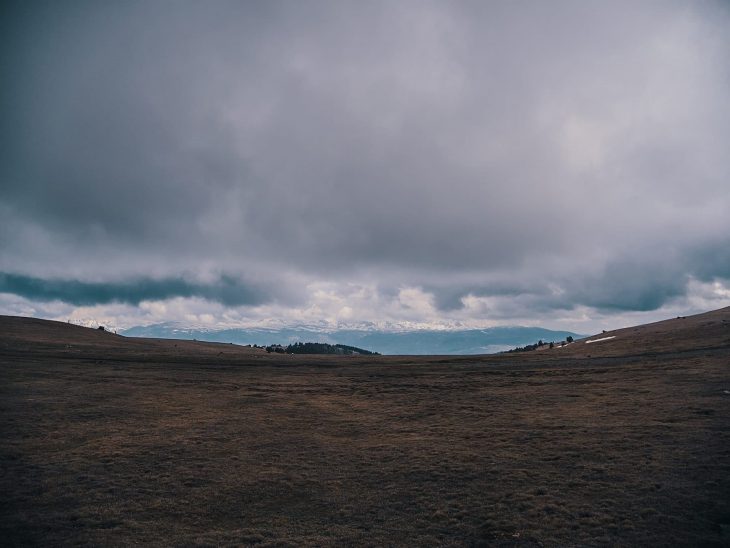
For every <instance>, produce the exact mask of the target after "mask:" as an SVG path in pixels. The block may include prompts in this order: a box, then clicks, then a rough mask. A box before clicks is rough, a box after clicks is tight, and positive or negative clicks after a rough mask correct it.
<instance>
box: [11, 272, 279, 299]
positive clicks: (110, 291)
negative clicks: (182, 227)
mask: <svg viewBox="0 0 730 548" xmlns="http://www.w3.org/2000/svg"><path fill="white" fill-rule="evenodd" d="M0 293H12V294H14V295H19V296H21V297H25V298H26V299H31V300H34V301H55V300H58V301H62V302H65V303H69V304H75V305H80V306H89V305H97V304H108V303H125V304H134V305H137V304H139V303H140V302H142V301H158V300H165V299H170V298H174V297H201V298H204V299H208V300H210V301H215V302H219V303H222V304H225V305H228V306H240V305H257V304H262V303H265V302H267V301H269V296H268V295H267V294H266V292H265V291H263V290H262V289H261V288H257V287H255V286H250V285H246V284H245V283H243V282H241V281H240V280H236V279H234V278H231V277H228V276H222V277H221V278H220V279H218V280H216V281H215V282H212V283H207V284H205V283H193V282H190V281H187V280H184V279H182V278H168V279H162V280H153V279H137V280H129V281H125V282H120V283H108V282H80V281H77V280H57V279H41V278H34V277H31V276H21V275H17V274H8V273H3V272H0Z"/></svg>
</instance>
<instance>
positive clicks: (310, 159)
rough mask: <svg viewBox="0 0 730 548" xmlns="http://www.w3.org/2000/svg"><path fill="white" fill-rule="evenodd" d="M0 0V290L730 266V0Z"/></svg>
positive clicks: (548, 296)
mask: <svg viewBox="0 0 730 548" xmlns="http://www.w3.org/2000/svg"><path fill="white" fill-rule="evenodd" d="M3 6H4V7H3V8H2V9H3V10H4V11H3V13H2V17H0V21H2V23H0V24H2V29H1V30H2V48H0V62H1V63H2V65H1V66H2V73H3V75H4V78H3V80H4V84H3V86H2V89H1V90H0V101H1V103H0V105H1V106H0V108H1V109H2V110H1V111H2V116H3V124H2V129H0V145H1V146H0V185H1V186H0V215H2V219H3V221H2V225H3V227H2V228H3V229H2V231H1V232H0V271H4V272H6V275H5V278H4V280H5V288H6V289H5V290H3V291H7V292H11V293H12V292H14V293H16V294H21V295H25V296H27V297H28V298H32V299H42V298H52V297H53V298H55V297H58V298H60V299H61V300H64V299H65V300H67V301H68V302H72V303H81V302H83V303H84V304H87V303H88V302H89V301H87V300H84V299H87V298H92V297H91V296H93V295H98V296H99V298H98V302H100V303H104V302H108V301H120V302H130V303H137V302H139V300H140V299H147V298H150V299H164V298H167V297H172V296H176V295H177V296H182V297H186V296H200V297H204V298H210V299H212V300H216V301H219V302H224V303H226V304H230V305H247V304H257V303H261V302H263V301H264V300H265V301H269V300H277V301H279V302H284V303H285V302H291V303H296V302H301V301H306V299H307V297H306V296H304V293H305V292H306V291H307V288H308V287H312V285H313V284H314V285H316V284H317V283H319V282H332V283H336V284H346V283H348V282H350V283H360V284H370V285H374V286H376V287H377V288H378V292H379V295H381V297H383V298H386V299H387V298H389V296H390V297H392V298H395V296H397V295H398V294H399V291H401V289H402V288H404V287H420V288H423V290H424V291H426V292H428V293H429V294H431V295H432V296H433V299H434V304H435V306H436V308H437V309H439V310H442V311H444V313H447V312H448V311H453V310H459V309H462V308H464V307H466V306H467V305H466V304H465V301H464V299H465V298H467V297H469V296H473V297H477V298H482V297H484V298H495V299H503V298H509V299H511V302H513V303H514V306H515V311H516V312H515V314H517V311H518V310H519V313H520V314H523V315H524V314H529V311H530V310H533V311H534V312H535V313H536V314H537V313H545V312H546V311H549V310H551V309H563V310H565V309H567V310H570V309H572V308H574V307H578V306H586V307H591V308H594V309H596V310H603V311H611V310H614V311H626V310H652V309H656V308H659V307H661V306H662V305H664V304H665V303H667V302H669V301H671V300H672V299H676V298H678V297H681V296H683V295H685V294H686V292H687V288H688V287H689V284H690V281H691V280H700V281H703V282H713V281H714V280H728V278H730V256H729V255H728V249H730V241H729V240H728V237H727V235H728V234H730V193H729V192H728V185H729V184H730V158H729V157H728V155H727V143H728V142H730V102H728V100H727V98H728V97H729V96H730V65H728V63H727V59H728V58H730V32H728V29H730V9H728V5H727V4H726V3H724V2H709V1H708V2H697V3H688V2H672V1H669V2H667V1H661V2H651V1H646V2H625V3H622V2H619V3H616V2H610V3H606V2H604V3H587V2H572V1H565V2H559V3H549V4H548V3H544V2H528V3H504V4H496V5H495V4H494V3H483V2H451V3H443V2H428V1H418V2H398V3H392V2H306V3H302V2H266V3H240V2H231V3H227V2H216V3H214V4H210V3H200V2H187V3H186V2H175V3H169V2H157V3H152V2H118V3H107V2H104V3H99V2H70V3H64V4H63V5H61V4H59V3H57V2H48V3H43V2H37V3H34V2H30V3H18V4H15V5H13V4H10V3H4V5H3ZM221 272H226V273H230V274H229V276H232V277H233V278H231V279H234V278H235V279H238V278H243V279H246V280H252V283H253V285H254V286H256V287H258V286H260V284H261V283H262V281H265V282H266V283H267V284H268V285H267V287H269V288H271V290H270V291H269V290H267V292H266V295H265V297H264V296H263V295H259V294H256V295H259V296H251V295H253V294H251V295H249V294H248V293H245V291H244V293H243V295H245V296H243V297H241V298H237V299H233V300H230V299H226V298H224V297H220V295H219V294H218V293H216V291H218V289H216V288H217V287H219V283H220V280H221V277H220V273H221ZM191 273H192V274H191ZM190 275H192V278H191V277H190ZM8 276H10V277H8ZM13 276H15V277H13ZM22 277H25V278H22ZM22 279H25V280H26V281H27V280H31V281H32V283H31V282H28V283H27V284H26V285H27V286H28V287H31V289H28V291H26V292H25V293H24V292H23V291H20V290H19V289H17V287H20V286H18V285H17V284H15V285H13V284H10V285H8V282H7V280H16V281H18V280H22ZM183 279H185V280H190V279H193V280H194V281H192V282H182V281H180V280H183ZM44 280H45V281H44ZM58 280H61V281H60V282H59V281H58ZM120 280H121V281H120ZM175 280H178V281H177V282H175ZM105 283H106V284H107V286H106V287H102V286H103V284H105ZM723 283H725V282H723ZM28 284H30V285H28ZM58 284H61V285H58ZM63 284H67V285H63ZM176 284H181V285H176ZM191 284H192V285H191ZM196 284H197V285H196ZM201 284H202V285H201ZM256 284H259V285H258V286H257V285H256ZM21 285H22V284H21ZM206 285H207V286H209V288H210V289H206V290H204V289H203V286H206ZM24 287H25V286H24ZM143 287H148V288H152V289H150V290H149V292H147V290H145V289H143ZM8 288H10V289H8ZM12 288H16V289H12ZM32 288H35V289H32ZM38 288H41V289H42V290H38V291H35V290H36V289H38ZM174 288H177V289H174ZM193 288H195V289H193ZM34 291H35V292H34ZM81 293H83V294H84V295H86V296H85V297H83V298H82V297H69V295H79V294H81ZM342 295H344V294H342ZM74 299H76V300H74ZM79 299H81V300H79ZM92 300H93V299H92ZM282 313H284V312H282ZM476 313H478V314H485V315H489V314H490V313H493V314H499V315H503V316H509V312H505V311H504V310H502V309H500V310H496V309H487V310H482V311H481V312H475V314H476Z"/></svg>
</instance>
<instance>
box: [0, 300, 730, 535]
mask: <svg viewBox="0 0 730 548" xmlns="http://www.w3.org/2000/svg"><path fill="white" fill-rule="evenodd" d="M612 335H615V336H616V337H615V338H614V339H611V340H606V341H602V342H597V343H595V344H585V343H584V342H583V341H579V342H576V343H574V344H572V345H570V346H567V347H565V348H555V349H552V350H547V349H546V350H541V351H535V352H530V353H524V354H510V355H495V356H429V357H405V356H400V357H387V356H375V357H360V356H354V357H332V356H301V355H299V356H291V355H267V354H266V353H261V352H260V351H257V350H255V349H249V348H243V347H239V346H235V345H225V344H213V343H201V342H192V341H165V340H151V339H132V338H124V337H121V336H117V335H114V334H111V333H105V332H100V331H96V330H92V329H88V328H82V327H76V326H73V325H67V324H63V323H56V322H48V321H43V320H35V319H28V318H14V317H0V493H1V494H2V496H1V497H0V543H1V544H2V545H5V546H8V545H10V546H13V545H44V546H47V545H131V544H141V545H177V546H229V545H261V546H302V545H318V546H365V545H371V546H372V545H388V546H398V545H408V546H412V545H427V546H428V545H441V546H464V545H466V546H492V545H494V546H541V545H545V546H555V545H560V546H565V545H569V546H572V545H580V546H598V545H626V546H628V545H634V546H635V545H717V546H721V545H730V429H729V427H730V309H723V310H719V311H715V312H711V313H707V314H702V315H698V316H692V317H687V318H677V319H672V320H667V321H664V322H659V323H656V324H650V325H646V326H640V327H636V328H628V329H622V330H617V331H614V332H610V333H606V334H602V335H596V336H595V337H594V338H602V337H607V336H612Z"/></svg>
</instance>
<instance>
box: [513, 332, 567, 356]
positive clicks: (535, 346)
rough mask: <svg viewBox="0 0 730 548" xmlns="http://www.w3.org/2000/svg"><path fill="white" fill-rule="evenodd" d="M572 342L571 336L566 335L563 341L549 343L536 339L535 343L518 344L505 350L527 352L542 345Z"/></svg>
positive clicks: (560, 344)
mask: <svg viewBox="0 0 730 548" xmlns="http://www.w3.org/2000/svg"><path fill="white" fill-rule="evenodd" d="M572 342H573V337H571V336H570V335H568V338H567V339H565V340H564V341H559V342H557V343H556V342H555V341H550V342H549V343H546V342H543V341H542V340H539V341H537V342H536V343H535V344H528V345H526V346H518V347H517V348H513V349H512V350H507V353H510V352H529V351H531V350H537V349H538V348H542V347H543V346H546V345H547V346H549V347H550V348H554V347H555V345H558V346H565V345H566V344H570V343H572Z"/></svg>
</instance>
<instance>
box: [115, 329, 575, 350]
mask: <svg viewBox="0 0 730 548" xmlns="http://www.w3.org/2000/svg"><path fill="white" fill-rule="evenodd" d="M120 333H121V334H123V335H125V336H128V337H149V338H167V339H199V340H206V341H210V342H225V343H234V344H244V345H245V344H258V345H264V346H266V345H271V344H283V345H286V344H292V343H295V342H323V343H328V344H345V345H348V346H356V347H360V348H368V349H370V350H372V351H375V352H379V353H381V354H409V355H426V354H440V355H448V354H455V355H456V354H493V353H497V352H501V351H503V350H509V349H511V348H514V347H516V346H522V345H525V344H531V343H535V342H537V341H538V340H544V341H546V342H547V341H560V340H564V339H565V338H566V337H568V336H571V337H573V338H575V339H577V338H582V337H583V335H580V334H577V333H573V332H571V331H558V330H551V329H546V328H542V327H524V326H497V327H489V328H481V329H456V330H435V329H418V330H415V329H414V330H401V331H386V330H382V329H354V328H350V329H327V330H325V329H316V328H315V329H313V328H311V326H297V327H282V328H271V327H246V328H222V329H215V328H199V327H185V326H183V325H181V324H179V323H177V322H174V323H173V322H165V323H160V324H152V325H148V326H136V327H132V328H129V329H125V330H121V331H120ZM313 339H314V340H313Z"/></svg>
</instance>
